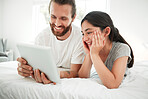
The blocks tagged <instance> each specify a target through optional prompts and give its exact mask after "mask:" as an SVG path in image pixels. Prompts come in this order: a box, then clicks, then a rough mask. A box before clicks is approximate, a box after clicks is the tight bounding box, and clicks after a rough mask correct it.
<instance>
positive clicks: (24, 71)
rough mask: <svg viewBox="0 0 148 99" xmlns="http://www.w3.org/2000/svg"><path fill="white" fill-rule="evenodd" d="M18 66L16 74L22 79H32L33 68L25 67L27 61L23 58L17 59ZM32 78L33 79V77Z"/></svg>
mask: <svg viewBox="0 0 148 99" xmlns="http://www.w3.org/2000/svg"><path fill="white" fill-rule="evenodd" d="M17 61H18V62H19V64H18V68H17V71H18V74H19V75H21V76H24V77H28V76H32V77H33V68H32V67H31V66H29V65H27V61H26V60H25V59H23V58H20V57H19V58H17ZM33 78H34V77H33Z"/></svg>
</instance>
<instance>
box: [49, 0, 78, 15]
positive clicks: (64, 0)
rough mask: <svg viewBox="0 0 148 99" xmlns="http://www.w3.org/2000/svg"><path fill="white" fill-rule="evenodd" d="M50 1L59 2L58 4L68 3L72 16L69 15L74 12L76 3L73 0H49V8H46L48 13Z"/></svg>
mask: <svg viewBox="0 0 148 99" xmlns="http://www.w3.org/2000/svg"><path fill="white" fill-rule="evenodd" d="M52 2H55V3H57V4H59V5H65V4H69V5H71V6H72V11H71V13H72V16H71V17H72V18H73V17H74V15H75V14H76V4H75V0H50V3H49V8H48V10H49V13H50V6H51V3H52Z"/></svg>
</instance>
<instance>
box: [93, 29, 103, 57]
mask: <svg viewBox="0 0 148 99" xmlns="http://www.w3.org/2000/svg"><path fill="white" fill-rule="evenodd" d="M104 45H105V38H104V37H103V36H102V35H101V33H100V32H98V31H97V30H95V31H94V33H93V36H92V45H91V47H90V54H91V55H93V54H97V55H98V54H99V52H100V51H101V50H102V48H103V47H104Z"/></svg>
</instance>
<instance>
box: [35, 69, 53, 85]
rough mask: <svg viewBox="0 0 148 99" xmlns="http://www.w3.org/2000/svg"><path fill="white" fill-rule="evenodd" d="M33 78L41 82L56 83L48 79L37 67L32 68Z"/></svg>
mask: <svg viewBox="0 0 148 99" xmlns="http://www.w3.org/2000/svg"><path fill="white" fill-rule="evenodd" d="M34 79H35V80H36V82H39V83H43V84H50V83H53V84H54V85H55V84H56V83H55V82H52V81H50V80H48V78H47V77H46V75H45V74H44V73H43V72H40V70H39V69H35V70H34Z"/></svg>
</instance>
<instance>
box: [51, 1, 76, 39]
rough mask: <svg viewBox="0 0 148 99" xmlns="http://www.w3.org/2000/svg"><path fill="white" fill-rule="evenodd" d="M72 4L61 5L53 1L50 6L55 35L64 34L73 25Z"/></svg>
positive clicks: (52, 27) (52, 28)
mask: <svg viewBox="0 0 148 99" xmlns="http://www.w3.org/2000/svg"><path fill="white" fill-rule="evenodd" d="M71 10H72V6H71V5H68V4H65V5H59V4H57V3H55V2H52V3H51V6H50V26H51V30H52V32H53V34H54V35H55V36H59V37H61V36H64V35H65V34H66V33H67V32H68V31H69V30H70V27H71V23H72V22H73V20H74V18H72V17H71V16H72V13H71Z"/></svg>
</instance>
